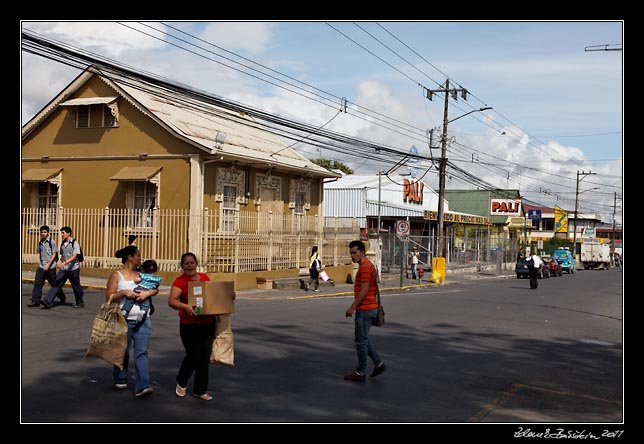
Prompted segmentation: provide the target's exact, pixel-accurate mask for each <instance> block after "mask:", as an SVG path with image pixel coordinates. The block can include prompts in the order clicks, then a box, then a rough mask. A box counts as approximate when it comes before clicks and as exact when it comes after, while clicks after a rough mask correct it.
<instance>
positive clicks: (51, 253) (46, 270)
mask: <svg viewBox="0 0 644 444" xmlns="http://www.w3.org/2000/svg"><path fill="white" fill-rule="evenodd" d="M38 257H39V262H38V269H36V277H35V279H34V291H33V292H32V293H31V302H30V303H29V304H27V307H39V306H40V300H41V298H42V288H43V286H44V285H45V281H47V282H49V286H50V287H53V286H54V283H55V282H56V262H57V261H58V247H57V246H56V242H55V241H54V240H53V239H52V238H51V237H50V236H49V227H48V226H47V225H43V226H42V227H40V242H38ZM56 296H57V297H58V299H60V305H63V304H64V303H65V293H63V289H62V288H61V289H60V291H59V292H58V293H57V294H56Z"/></svg>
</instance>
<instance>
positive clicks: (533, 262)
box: [525, 254, 543, 290]
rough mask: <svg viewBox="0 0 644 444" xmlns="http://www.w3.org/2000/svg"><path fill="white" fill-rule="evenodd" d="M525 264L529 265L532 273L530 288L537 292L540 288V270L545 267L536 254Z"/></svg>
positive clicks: (529, 270)
mask: <svg viewBox="0 0 644 444" xmlns="http://www.w3.org/2000/svg"><path fill="white" fill-rule="evenodd" d="M525 262H526V264H527V265H528V272H529V273H530V288H531V289H533V290H536V289H537V287H538V286H539V281H538V278H539V273H540V272H539V269H540V268H541V266H542V265H543V261H542V260H541V258H540V257H539V256H537V255H536V254H530V256H528V258H527V259H526V261H525Z"/></svg>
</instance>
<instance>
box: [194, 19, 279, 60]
mask: <svg viewBox="0 0 644 444" xmlns="http://www.w3.org/2000/svg"><path fill="white" fill-rule="evenodd" d="M277 26H278V24H277V23H260V22H217V23H210V24H208V25H206V28H205V29H204V30H203V31H202V32H201V33H200V35H199V38H201V39H203V40H206V41H208V42H211V43H214V44H216V45H218V46H221V47H223V48H226V49H228V50H230V51H233V52H234V51H238V50H243V51H247V52H250V53H251V54H259V53H261V52H263V51H265V50H266V49H267V47H268V46H269V45H270V44H271V40H272V38H273V33H274V31H275V29H276V28H277Z"/></svg>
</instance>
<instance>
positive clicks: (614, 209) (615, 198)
mask: <svg viewBox="0 0 644 444" xmlns="http://www.w3.org/2000/svg"><path fill="white" fill-rule="evenodd" d="M616 210H617V191H615V197H614V198H613V240H612V242H611V247H613V248H615V212H616Z"/></svg>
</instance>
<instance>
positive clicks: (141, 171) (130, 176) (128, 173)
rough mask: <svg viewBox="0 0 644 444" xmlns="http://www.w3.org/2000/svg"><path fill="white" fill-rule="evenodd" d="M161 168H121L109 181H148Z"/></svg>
mask: <svg viewBox="0 0 644 444" xmlns="http://www.w3.org/2000/svg"><path fill="white" fill-rule="evenodd" d="M161 168H162V167H155V166H150V167H123V168H121V170H120V171H119V172H118V173H116V174H115V175H113V176H112V177H110V180H120V181H128V182H130V181H146V180H150V179H151V178H152V177H154V176H156V174H157V173H158V172H159V171H161Z"/></svg>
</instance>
